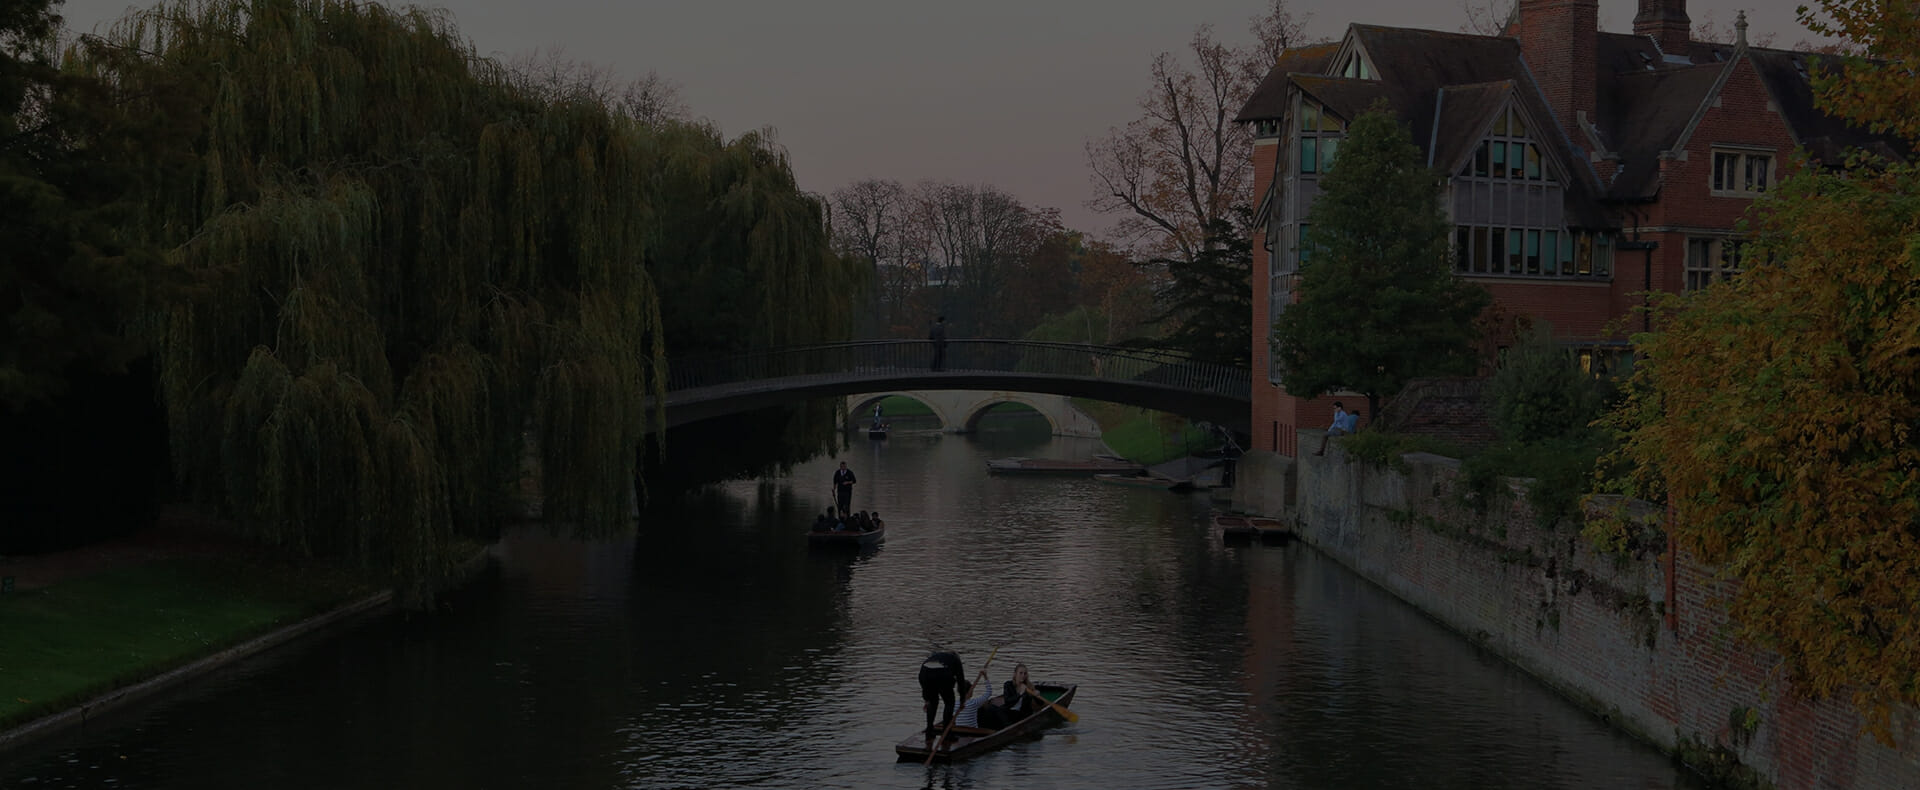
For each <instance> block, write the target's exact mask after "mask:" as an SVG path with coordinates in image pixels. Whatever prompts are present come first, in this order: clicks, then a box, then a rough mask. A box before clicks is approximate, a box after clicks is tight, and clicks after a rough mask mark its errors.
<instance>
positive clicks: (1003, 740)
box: [893, 683, 1080, 763]
mask: <svg viewBox="0 0 1920 790" xmlns="http://www.w3.org/2000/svg"><path fill="white" fill-rule="evenodd" d="M1034 688H1036V689H1039V691H1040V696H1043V697H1046V698H1047V699H1049V700H1052V701H1053V702H1054V703H1056V704H1058V705H1060V706H1061V707H1066V706H1067V705H1068V704H1069V703H1072V702H1073V693H1074V692H1075V691H1078V690H1079V689H1080V687H1079V686H1076V685H1064V686H1063V685H1056V684H1052V683H1035V684H1034ZM1061 721H1062V718H1061V716H1060V714H1059V713H1058V712H1056V711H1055V710H1054V709H1053V706H1052V705H1043V706H1040V707H1039V708H1038V709H1037V710H1035V711H1034V712H1033V713H1031V714H1029V715H1028V716H1027V717H1026V718H1024V719H1021V720H1019V721H1016V722H1014V723H1012V724H1009V725H1007V726H1005V727H1001V728H1000V729H997V730H989V729H986V728H984V727H961V726H958V725H955V726H954V728H953V730H952V731H951V732H948V733H947V737H946V738H945V739H944V740H941V741H940V744H939V746H938V748H935V749H933V761H934V762H941V763H950V762H959V761H961V760H966V759H970V758H973V757H978V756H980V755H982V754H985V753H987V752H990V751H993V750H994V749H998V748H1000V747H1002V746H1005V745H1007V744H1009V743H1013V742H1014V741H1017V740H1020V739H1022V738H1025V737H1028V736H1032V735H1034V734H1036V733H1038V732H1039V731H1040V730H1043V729H1046V728H1048V727H1051V726H1053V725H1055V724H1059V723H1060V722H1061ZM931 745H932V739H930V738H928V737H927V734H926V731H924V730H914V731H913V734H912V735H909V736H907V737H906V739H905V740H902V741H901V742H900V743H899V744H897V745H895V746H894V747H893V751H894V752H895V753H897V754H898V755H900V762H903V763H904V762H926V761H927V749H928V747H929V746H931Z"/></svg>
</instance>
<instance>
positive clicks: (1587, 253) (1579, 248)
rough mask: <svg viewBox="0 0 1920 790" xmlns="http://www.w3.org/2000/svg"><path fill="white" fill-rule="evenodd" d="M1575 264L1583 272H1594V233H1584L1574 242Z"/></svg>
mask: <svg viewBox="0 0 1920 790" xmlns="http://www.w3.org/2000/svg"><path fill="white" fill-rule="evenodd" d="M1574 244H1575V247H1574V251H1573V266H1574V268H1575V269H1576V270H1578V271H1579V272H1580V273H1581V274H1592V273H1593V234H1591V233H1582V234H1580V237H1579V238H1578V239H1576V240H1575V242H1574Z"/></svg>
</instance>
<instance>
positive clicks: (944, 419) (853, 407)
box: [847, 390, 954, 431]
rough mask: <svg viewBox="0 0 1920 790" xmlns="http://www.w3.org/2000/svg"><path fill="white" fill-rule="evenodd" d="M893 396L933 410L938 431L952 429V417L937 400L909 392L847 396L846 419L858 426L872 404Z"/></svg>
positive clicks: (871, 407)
mask: <svg viewBox="0 0 1920 790" xmlns="http://www.w3.org/2000/svg"><path fill="white" fill-rule="evenodd" d="M895 396H898V397H902V398H912V399H914V400H915V401H918V402H919V403H920V404H921V405H923V406H926V407H927V408H928V409H931V410H933V416H934V418H935V419H937V420H939V421H940V430H943V431H947V430H952V429H953V428H952V426H953V425H954V420H953V417H952V416H950V415H948V414H947V413H946V410H945V409H943V408H941V406H942V404H940V403H938V402H937V401H938V399H937V398H929V397H927V395H926V393H923V392H913V391H911V390H892V391H889V392H870V393H864V394H860V395H849V396H847V419H848V420H849V421H851V422H853V423H854V424H855V425H858V424H860V423H861V421H863V420H866V419H868V418H869V417H870V416H871V415H872V414H873V404H875V403H879V402H880V401H883V400H886V399H887V398H891V397H895Z"/></svg>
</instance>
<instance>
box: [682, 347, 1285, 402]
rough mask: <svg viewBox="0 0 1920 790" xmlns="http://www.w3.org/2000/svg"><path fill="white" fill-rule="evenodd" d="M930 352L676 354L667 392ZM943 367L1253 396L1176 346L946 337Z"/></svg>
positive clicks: (909, 361) (1228, 372)
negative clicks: (1177, 350) (1157, 347)
mask: <svg viewBox="0 0 1920 790" xmlns="http://www.w3.org/2000/svg"><path fill="white" fill-rule="evenodd" d="M933 351H934V349H933V343H931V342H929V341H925V340H865V341H853V342H847V343H824V344H819V345H809V346H788V347H783V348H771V349H764V350H759V351H749V352H742V353H738V354H726V355H717V356H709V357H695V358H691V359H682V358H675V359H673V360H672V361H671V363H670V364H669V366H668V377H667V390H668V391H669V392H671V391H677V390H688V389H697V388H704V387H718V386H724V385H730V384H740V383H743V382H749V381H758V380H766V379H785V378H792V377H797V376H844V375H849V374H861V373H870V374H893V373H902V372H908V371H929V368H930V366H931V364H932V362H933ZM942 369H943V370H945V371H950V372H1001V373H1034V374H1041V375H1055V376H1076V377H1083V378H1093V379H1107V380H1113V381H1132V382H1147V383H1153V384H1158V385H1162V386H1166V387H1169V388H1173V389H1181V390H1187V391H1192V392H1207V393H1213V394H1218V395H1226V396H1229V397H1236V398H1245V397H1248V395H1249V393H1250V391H1251V384H1250V376H1249V373H1248V371H1247V369H1245V368H1239V367H1234V366H1231V365H1219V364H1214V363H1208V362H1197V361H1194V360H1193V359H1191V358H1189V357H1187V356H1185V355H1182V354H1178V353H1174V352H1167V351H1154V350H1150V349H1138V348H1122V347H1118V346H1096V345H1089V344H1084V343H1047V342H1036V341H1026V340H952V341H948V342H947V347H946V360H945V365H944V366H943V367H942Z"/></svg>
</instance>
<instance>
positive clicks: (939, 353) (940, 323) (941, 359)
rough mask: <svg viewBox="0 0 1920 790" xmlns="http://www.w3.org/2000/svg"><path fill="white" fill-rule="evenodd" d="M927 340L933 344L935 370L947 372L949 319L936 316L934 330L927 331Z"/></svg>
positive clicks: (933, 366)
mask: <svg viewBox="0 0 1920 790" xmlns="http://www.w3.org/2000/svg"><path fill="white" fill-rule="evenodd" d="M927 339H928V340H930V341H932V342H933V365H932V369H933V370H945V369H946V367H947V317H946V316H944V315H940V316H934V318H933V328H932V329H929V330H927Z"/></svg>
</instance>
